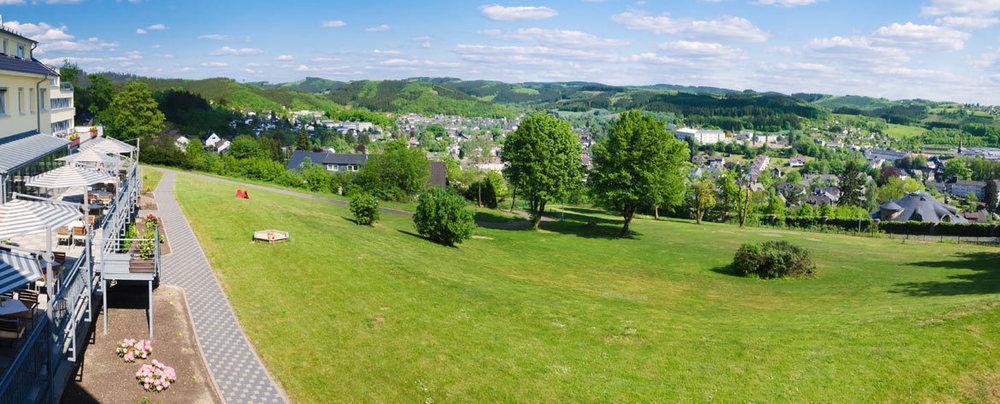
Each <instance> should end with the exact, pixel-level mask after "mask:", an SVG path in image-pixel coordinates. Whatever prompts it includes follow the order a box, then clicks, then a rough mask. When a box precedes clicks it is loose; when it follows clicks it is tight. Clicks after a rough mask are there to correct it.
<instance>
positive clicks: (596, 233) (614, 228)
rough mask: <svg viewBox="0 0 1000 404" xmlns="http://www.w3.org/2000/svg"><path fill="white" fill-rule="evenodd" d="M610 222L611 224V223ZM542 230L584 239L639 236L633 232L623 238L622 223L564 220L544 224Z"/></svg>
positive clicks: (631, 237)
mask: <svg viewBox="0 0 1000 404" xmlns="http://www.w3.org/2000/svg"><path fill="white" fill-rule="evenodd" d="M580 218H590V216H580ZM609 222H610V223H609ZM542 229H544V230H547V231H551V232H553V233H559V234H566V235H572V236H577V237H582V238H602V239H609V240H610V239H625V240H628V239H634V238H636V236H639V233H636V232H635V231H633V230H631V229H630V230H629V234H628V235H627V236H625V237H622V223H621V222H615V221H605V222H600V221H596V220H594V221H589V220H588V221H580V220H575V218H574V219H569V218H566V219H563V220H560V221H557V222H550V223H542Z"/></svg>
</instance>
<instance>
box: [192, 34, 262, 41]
mask: <svg viewBox="0 0 1000 404" xmlns="http://www.w3.org/2000/svg"><path fill="white" fill-rule="evenodd" d="M198 39H204V40H209V41H249V40H250V37H249V36H236V35H225V34H205V35H199V36H198Z"/></svg>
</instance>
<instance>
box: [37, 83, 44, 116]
mask: <svg viewBox="0 0 1000 404" xmlns="http://www.w3.org/2000/svg"><path fill="white" fill-rule="evenodd" d="M45 93H46V91H45V89H44V88H39V89H38V112H45V111H46V108H45V105H46V103H45Z"/></svg>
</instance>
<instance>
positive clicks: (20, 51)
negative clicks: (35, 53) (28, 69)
mask: <svg viewBox="0 0 1000 404" xmlns="http://www.w3.org/2000/svg"><path fill="white" fill-rule="evenodd" d="M26 54H27V50H25V46H24V44H23V43H20V42H18V43H17V58H18V59H21V60H27V58H26V57H25V55H26Z"/></svg>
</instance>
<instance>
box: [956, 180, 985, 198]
mask: <svg viewBox="0 0 1000 404" xmlns="http://www.w3.org/2000/svg"><path fill="white" fill-rule="evenodd" d="M970 193H971V194H973V195H975V196H976V198H978V199H979V200H980V201H981V200H983V198H985V197H986V183H985V182H983V181H966V180H958V181H955V182H949V183H948V194H950V195H951V196H954V197H956V198H965V197H966V196H967V195H969V194H970Z"/></svg>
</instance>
